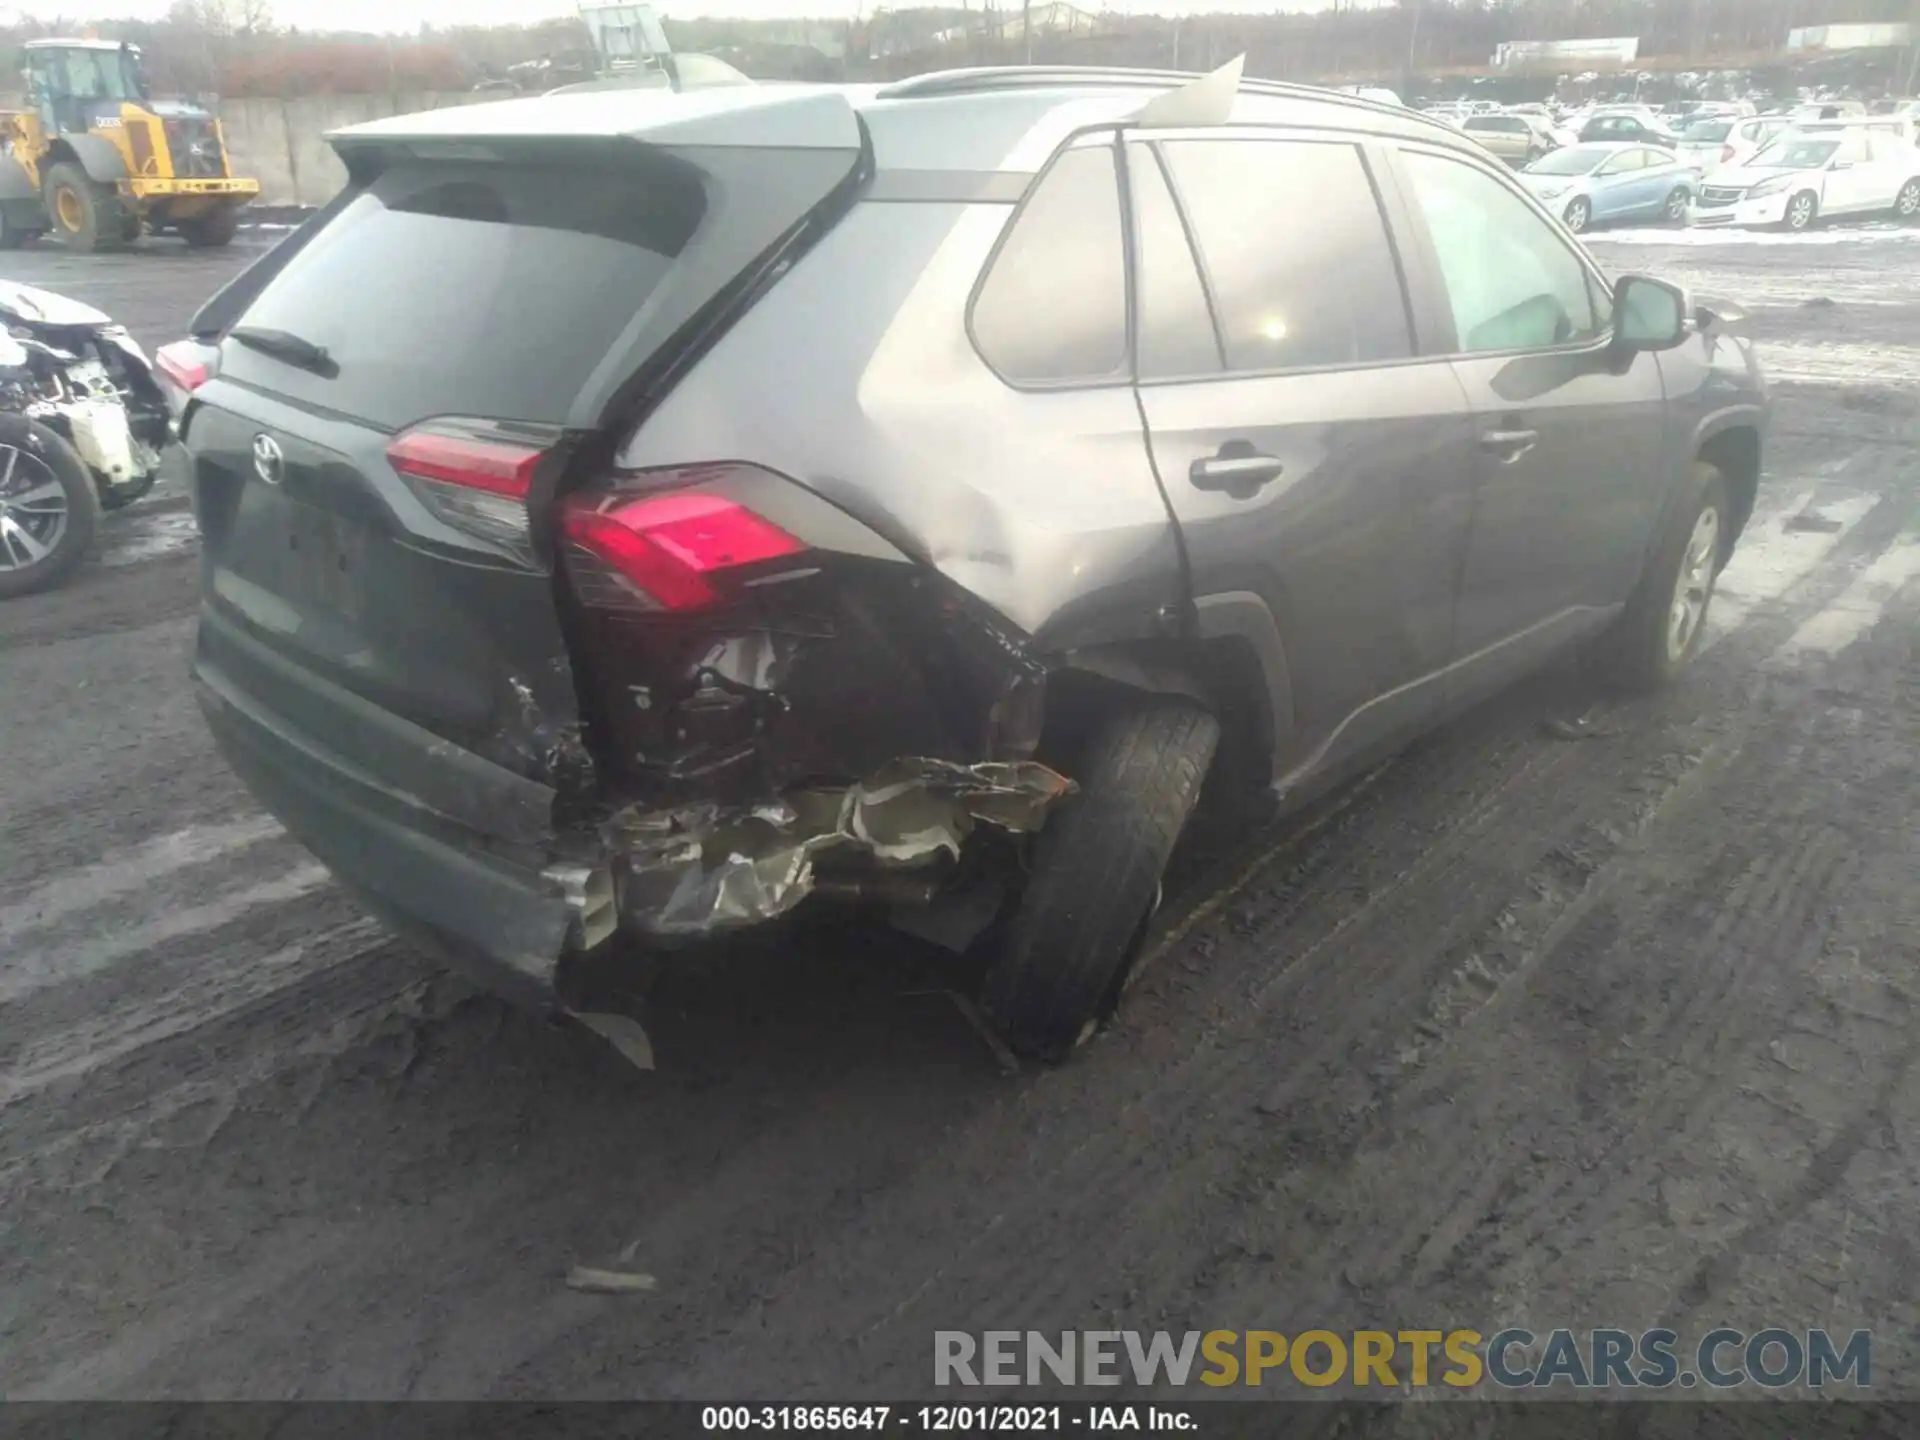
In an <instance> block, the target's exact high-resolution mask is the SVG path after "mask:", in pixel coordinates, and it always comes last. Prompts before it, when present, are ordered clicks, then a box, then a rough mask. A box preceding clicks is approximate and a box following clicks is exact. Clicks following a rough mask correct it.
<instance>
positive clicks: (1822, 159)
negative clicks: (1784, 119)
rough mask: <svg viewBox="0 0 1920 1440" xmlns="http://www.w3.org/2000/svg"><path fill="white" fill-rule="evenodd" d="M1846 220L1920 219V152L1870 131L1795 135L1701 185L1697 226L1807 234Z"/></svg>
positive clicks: (1850, 129)
mask: <svg viewBox="0 0 1920 1440" xmlns="http://www.w3.org/2000/svg"><path fill="white" fill-rule="evenodd" d="M1839 215H1889V216H1893V217H1896V218H1898V219H1901V220H1911V219H1913V218H1914V217H1915V216H1916V215H1920V147H1915V146H1913V145H1909V144H1908V143H1907V142H1906V141H1904V140H1902V139H1901V138H1900V137H1899V136H1897V135H1892V134H1884V133H1881V132H1878V131H1872V130H1869V129H1867V128H1866V127H1865V126H1851V125H1850V126H1848V127H1846V128H1845V129H1843V130H1823V131H1821V132H1818V133H1811V134H1810V133H1805V132H1801V131H1792V132H1789V133H1788V134H1785V135H1782V136H1781V137H1780V138H1779V139H1777V140H1775V141H1774V142H1773V143H1772V144H1770V145H1768V146H1766V147H1765V148H1764V149H1762V150H1760V151H1759V152H1758V153H1756V154H1755V155H1753V156H1752V157H1751V158H1750V159H1748V160H1747V161H1746V162H1745V163H1743V164H1740V165H1737V166H1729V167H1727V168H1725V169H1720V170H1715V171H1713V172H1712V173H1711V174H1709V175H1708V176H1707V177H1706V179H1705V180H1704V181H1702V182H1701V185H1700V189H1699V192H1698V195H1697V198H1696V200H1695V204H1694V208H1693V215H1692V219H1693V223H1694V224H1695V225H1703V226H1716V225H1717V226H1726V225H1777V226H1781V227H1783V228H1785V229H1788V230H1805V229H1806V228H1807V227H1808V226H1810V225H1812V224H1813V223H1814V222H1815V221H1816V220H1821V219H1825V218H1827V217H1830V216H1839Z"/></svg>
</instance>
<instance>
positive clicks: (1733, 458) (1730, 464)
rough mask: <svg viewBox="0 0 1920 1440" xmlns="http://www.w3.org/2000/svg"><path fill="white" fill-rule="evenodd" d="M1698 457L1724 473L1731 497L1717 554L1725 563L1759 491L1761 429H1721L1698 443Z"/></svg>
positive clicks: (1742, 427)
mask: <svg viewBox="0 0 1920 1440" xmlns="http://www.w3.org/2000/svg"><path fill="white" fill-rule="evenodd" d="M1700 458H1701V459H1702V460H1704V461H1706V462H1707V464H1709V465H1711V466H1713V467H1714V468H1715V469H1717V470H1718V471H1719V472H1720V473H1721V474H1722V475H1724V476H1726V477H1727V489H1728V491H1729V492H1730V495H1731V498H1732V500H1733V524H1732V526H1731V527H1730V528H1729V530H1728V532H1727V537H1726V540H1725V542H1724V543H1723V545H1722V547H1721V550H1722V553H1721V557H1720V558H1721V561H1722V563H1725V560H1726V557H1727V555H1729V554H1731V553H1732V551H1733V542H1734V541H1735V540H1737V539H1739V538H1740V532H1741V531H1742V530H1744V529H1746V527H1747V521H1748V519H1749V518H1751V517H1752V515H1753V504H1754V499H1755V497H1756V496H1757V495H1758V494H1759V493H1760V432H1759V431H1758V430H1755V429H1753V428H1752V427H1751V426H1748V425H1740V426H1736V427H1735V428H1733V429H1731V430H1722V431H1721V432H1720V433H1719V434H1718V435H1715V436H1714V437H1713V438H1712V439H1710V440H1708V441H1707V443H1706V444H1704V445H1702V446H1701V447H1700Z"/></svg>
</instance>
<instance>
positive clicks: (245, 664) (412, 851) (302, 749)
mask: <svg viewBox="0 0 1920 1440" xmlns="http://www.w3.org/2000/svg"><path fill="white" fill-rule="evenodd" d="M194 680H195V690H196V693H197V696H198V698H199V701H200V705H201V708H202V709H203V710H204V712H205V713H206V718H207V723H208V726H209V727H210V728H211V730H212V732H213V735H214V738H215V740H216V741H217V742H218V743H219V746H220V749H221V752H222V753H223V754H224V755H225V757H226V759H227V761H228V763H229V764H230V765H231V766H232V767H233V769H234V771H235V772H236V773H237V774H238V775H239V776H240V778H241V779H242V780H243V781H245V782H246V784H247V787H248V788H249V789H250V790H251V791H252V792H253V794H254V796H255V797H256V798H257V799H258V800H259V801H260V802H261V804H262V805H264V806H265V807H266V808H267V810H268V811H270V812H271V813H272V814H273V816H274V817H275V818H276V819H278V820H279V821H280V822H281V823H282V824H283V825H285V826H286V827H287V829H288V831H289V832H290V833H291V834H292V835H293V836H294V838H296V839H297V840H299V841H300V842H301V843H302V844H303V845H305V846H306V847H307V848H308V849H309V850H311V851H312V852H313V853H314V855H315V856H317V857H318V858H319V859H320V860H321V861H322V862H323V863H324V864H325V865H326V866H327V868H328V869H329V870H331V871H332V872H333V873H334V875H335V876H336V877H337V878H338V879H339V880H340V881H341V882H342V883H344V884H345V885H346V886H347V887H348V888H349V889H350V890H352V891H354V892H355V893H356V896H357V897H358V898H359V899H360V900H361V901H362V902H363V903H364V904H365V905H366V907H367V908H368V909H369V910H371V911H372V912H373V913H375V914H376V915H378V916H379V917H380V918H381V919H382V920H384V921H385V922H386V923H387V924H388V925H389V926H391V927H392V928H393V929H395V930H396V931H398V932H399V933H400V934H402V935H403V936H404V937H405V938H407V939H409V940H412V941H414V942H416V943H418V944H420V945H421V946H422V947H423V948H425V949H428V950H430V951H432V952H434V953H435V954H437V955H439V956H440V957H441V958H442V959H444V960H445V961H446V962H447V963H448V964H450V965H451V966H453V967H454V968H456V969H458V970H461V971H463V972H465V973H467V974H468V975H470V976H471V977H472V978H473V979H474V980H475V981H476V982H477V983H479V984H481V985H483V986H485V987H486V988H487V989H489V990H493V991H496V992H498V993H501V994H504V995H506V996H508V997H509V998H511V999H515V1000H518V1001H520V1002H522V1003H526V1004H533V1005H543V1004H546V1003H549V1002H550V1001H551V999H552V996H553V984H554V977H555V971H556V967H557V964H558V961H559V958H560V956H561V954H562V952H563V951H564V950H566V949H568V948H571V947H573V946H576V945H579V944H583V943H584V942H585V941H586V940H588V939H590V938H592V937H591V936H590V935H588V934H586V933H584V932H585V931H587V930H588V929H591V928H595V927H597V928H600V929H603V930H610V929H611V923H610V914H609V913H607V912H608V911H610V892H609V890H608V888H607V886H606V883H605V879H604V876H601V877H599V879H598V880H597V881H596V877H595V874H594V869H593V867H592V866H591V864H585V863H573V864H570V865H565V866H556V865H555V863H554V857H553V853H552V848H553V847H552V836H551V834H550V833H549V827H550V821H549V818H548V817H549V816H550V815H551V809H552V792H551V791H549V790H547V789H546V788H545V787H543V786H540V785H537V784H535V783H533V782H532V781H529V780H526V779H525V778H523V777H521V776H519V775H515V774H513V773H512V772H511V771H508V770H505V769H503V768H501V767H499V766H497V765H494V764H493V763H491V762H490V761H487V760H485V759H483V758H481V757H479V756H477V755H474V754H472V753H471V752H469V751H465V750H461V749H459V748H457V747H455V746H452V745H449V744H447V743H446V742H445V741H443V740H440V739H439V738H438V737H437V736H435V735H433V734H432V733H431V732H429V731H426V730H424V729H421V728H419V727H417V726H415V725H412V724H411V723H409V722H408V721H406V720H404V719H402V718H400V717H399V716H396V715H393V714H392V713H390V712H388V711H385V710H381V709H379V708H378V707H376V706H373V705H370V704H368V703H367V702H365V701H364V700H361V699H359V698H358V697H356V696H354V695H352V694H350V693H349V692H347V691H345V690H343V689H341V688H340V687H338V686H335V685H332V684H330V683H329V682H327V681H325V680H323V679H321V678H319V677H317V676H315V675H314V674H313V673H312V672H311V671H308V670H305V669H302V668H300V667H297V666H293V665H290V664H288V663H287V662H286V661H284V660H282V659H280V658H279V657H278V656H276V655H274V654H273V653H272V652H271V651H269V650H268V649H266V648H265V647H264V646H261V645H260V644H259V643H258V642H257V641H254V640H252V639H251V638H249V637H248V636H246V635H245V634H244V633H242V632H241V631H239V630H238V629H237V628H236V627H235V626H233V625H232V624H231V623H230V622H227V621H225V620H222V619H221V618H220V617H219V616H218V615H216V614H213V613H210V612H207V611H203V612H202V616H201V627H200V639H199V644H198V649H197V652H196V655H195V660H194ZM343 742H346V743H351V745H352V747H353V754H354V757H355V758H354V759H352V760H349V759H347V758H346V757H345V756H344V755H342V754H341V753H340V751H339V750H338V749H337V748H335V747H336V746H337V745H338V744H340V743H343ZM402 777H404V781H403V779H402ZM588 858H589V859H590V858H591V857H588Z"/></svg>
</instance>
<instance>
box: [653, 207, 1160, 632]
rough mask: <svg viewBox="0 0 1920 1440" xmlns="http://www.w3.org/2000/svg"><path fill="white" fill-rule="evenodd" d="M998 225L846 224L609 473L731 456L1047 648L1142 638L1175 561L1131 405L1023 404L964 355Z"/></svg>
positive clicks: (996, 210) (930, 210) (936, 214)
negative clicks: (838, 510) (789, 481)
mask: <svg viewBox="0 0 1920 1440" xmlns="http://www.w3.org/2000/svg"><path fill="white" fill-rule="evenodd" d="M1011 213H1012V211H1011V207H1009V206H1006V205H999V204H973V205H967V204H937V203H920V204H911V205H907V204H881V203H872V202H868V203H863V204H861V205H858V206H856V207H855V209H854V210H853V212H852V213H851V214H850V215H848V217H847V218H846V219H845V220H844V221H842V222H841V224H840V225H839V226H838V227H836V228H835V230H834V231H833V232H832V233H831V234H829V235H828V236H827V237H826V238H825V239H823V240H822V241H821V243H820V244H819V245H818V246H817V247H816V248H815V249H814V250H813V252H811V253H810V254H809V255H808V256H807V257H806V258H805V259H803V260H802V261H801V262H800V264H799V265H797V266H796V267H795V269H794V271H793V273H792V274H790V275H788V276H787V277H786V278H785V279H784V280H783V281H782V282H781V284H780V285H779V286H778V287H776V289H775V290H774V291H772V292H771V293H770V294H769V295H768V296H767V298H766V299H765V300H763V301H762V302H761V304H760V305H759V306H758V307H757V308H756V309H755V310H754V311H753V312H752V313H750V314H748V315H747V316H745V317H743V318H742V319H741V320H740V322H739V323H738V324H736V325H735V326H734V327H733V329H732V330H731V331H730V332H729V333H728V334H727V335H726V336H725V337H724V338H723V339H722V340H721V341H720V343H719V344H718V345H716V346H715V348H714V350H713V351H712V352H711V353H710V354H709V355H708V356H707V357H706V358H705V359H704V360H703V361H702V362H701V363H700V365H699V366H698V367H697V368H696V369H695V370H694V371H693V373H692V374H690V375H689V376H688V377H687V378H686V379H685V380H684V381H683V382H682V383H681V384H680V385H679V386H678V387H677V388H676V389H675V390H674V392H673V393H672V394H671V395H670V396H669V397H668V398H667V399H666V401H665V402H664V403H663V404H662V406H661V407H660V409H659V410H658V411H656V412H655V413H654V415H653V416H652V417H651V418H650V419H649V420H648V421H647V423H646V424H645V425H644V426H643V427H642V428H641V429H640V431H639V432H638V433H637V434H636V435H635V436H634V437H633V439H632V440H631V441H630V442H629V443H628V445H627V446H626V447H625V449H624V451H623V453H622V455H621V457H620V459H621V463H622V464H623V465H630V466H636V467H638V466H650V465H671V464H684V463H690V462H694V461H699V460H706V459H711V458H713V457H714V456H716V455H733V456H738V457H740V458H743V459H750V460H752V461H754V462H756V463H759V464H763V465H766V466H767V467H768V468H770V469H773V470H776V471H779V472H781V473H783V474H786V475H789V476H792V477H793V478H794V479H795V480H797V481H798V482H799V483H801V484H803V485H805V486H806V487H808V488H809V489H811V490H814V491H815V492H816V493H818V494H820V495H821V496H823V497H824V498H826V499H828V500H830V501H832V502H833V503H834V504H836V505H839V506H840V507H842V508H843V509H845V510H847V511H848V512H849V513H850V514H853V515H855V516H857V517H859V518H861V519H863V520H865V521H867V522H868V523H869V524H871V525H873V527H874V528H875V529H876V530H878V531H879V532H880V533H882V534H884V535H886V536H888V537H889V538H890V539H893V540H894V541H895V543H898V544H900V545H901V546H902V548H903V549H905V550H907V551H908V553H910V554H912V555H913V556H914V557H915V558H916V559H918V560H920V561H921V562H922V563H925V564H927V565H929V566H931V567H932V568H934V569H936V570H938V571H939V572H940V573H942V574H943V575H945V576H946V577H947V578H949V579H950V580H952V581H953V582H954V583H955V584H957V585H959V586H961V587H962V588H964V589H965V590H967V591H968V592H970V593H971V594H973V595H974V596H976V597H977V598H979V599H980V600H982V601H983V602H985V603H986V604H987V605H988V606H990V607H991V608H992V609H993V610H995V611H996V612H997V613H998V614H999V615H1000V616H1002V617H1003V618H1004V619H1005V620H1007V621H1008V622H1010V623H1011V624H1012V625H1013V626H1014V627H1015V628H1016V629H1017V630H1018V631H1019V632H1021V633H1022V634H1023V635H1025V636H1027V637H1030V638H1032V639H1034V640H1035V641H1036V642H1037V643H1038V644H1040V645H1041V646H1043V647H1047V648H1052V647H1065V646H1068V645H1075V644H1090V643H1097V642H1100V641H1107V640H1119V639H1128V638H1136V637H1139V636H1144V635H1149V634H1152V633H1154V631H1155V628H1156V626H1157V623H1158V621H1157V616H1158V612H1159V610H1160V608H1161V607H1162V606H1163V605H1165V604H1167V603H1170V602H1171V601H1173V600H1174V599H1176V598H1177V594H1178V579H1179V570H1178V553H1177V548H1176V545H1175V537H1174V534H1173V530H1172V525H1171V522H1170V521H1169V519H1168V517H1167V514H1166V510H1165V507H1164V505H1163V504H1162V503H1161V500H1160V496H1159V492H1158V489H1157V487H1156V486H1155V484H1154V478H1153V473H1152V470H1151V467H1150V466H1149V464H1148V462H1147V455H1146V449H1145V446H1144V443H1143V438H1142V435H1141V428H1140V419H1139V415H1138V413H1137V411H1136V409H1135V406H1134V404H1133V402H1132V398H1131V394H1130V392H1129V391H1128V390H1127V389H1126V388H1125V387H1124V386H1115V387H1110V388H1107V389H1102V390H1085V391H1072V392H1057V393H1051V394H1042V395H1036V394H1023V393H1020V392H1016V391H1014V390H1011V389H1010V388H1008V387H1007V386H1006V385H1004V384H1003V383H1002V382H1001V381H1000V380H999V379H997V378H996V377H995V376H994V375H993V374H992V372H991V371H989V370H988V369H987V367H986V366H985V364H984V363H983V362H982V361H981V360H980V358H979V356H978V355H977V354H976V353H975V352H974V350H973V346H972V344H971V343H970V341H969V339H968V336H967V331H966V322H965V309H966V303H967V298H968V296H969V295H970V294H971V293H972V289H973V285H974V281H975V279H976V277H977V276H978V274H979V272H980V267H981V266H982V265H983V264H984V262H985V260H986V258H987V255H988V253H989V252H990V250H991V249H992V246H993V244H994V241H995V240H996V238H997V237H998V236H999V234H1000V232H1001V230H1002V229H1003V227H1004V226H1005V224H1006V222H1007V219H1008V217H1009V216H1010V214H1011ZM821 317H832V319H831V323H823V320H822V318H821ZM743 396H751V397H753V403H751V404H743V403H741V397H743Z"/></svg>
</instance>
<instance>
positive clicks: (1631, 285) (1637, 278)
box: [1613, 275, 1693, 355]
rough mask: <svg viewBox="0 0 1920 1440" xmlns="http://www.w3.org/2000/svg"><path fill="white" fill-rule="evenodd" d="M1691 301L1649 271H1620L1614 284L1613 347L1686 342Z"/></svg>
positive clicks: (1632, 350) (1633, 349)
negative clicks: (1645, 272) (1640, 272)
mask: <svg viewBox="0 0 1920 1440" xmlns="http://www.w3.org/2000/svg"><path fill="white" fill-rule="evenodd" d="M1691 314H1693V302H1692V301H1691V300H1689V299H1688V298H1687V292H1686V291H1685V290H1682V289H1681V288H1680V287H1679V286H1678V285H1670V284H1668V283H1667V282H1666V281H1665V280H1656V279H1654V278H1653V277H1652V276H1651V275H1622V276H1621V277H1620V279H1619V280H1618V281H1617V282H1616V283H1615V285H1614V287H1613V340H1614V348H1615V349H1617V350H1619V351H1621V352H1622V353H1624V354H1629V355H1638V354H1641V353H1642V352H1646V351H1654V350H1673V349H1676V348H1678V347H1679V346H1680V345H1681V344H1683V343H1685V341H1686V338H1687V317H1688V316H1690V315H1691Z"/></svg>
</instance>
